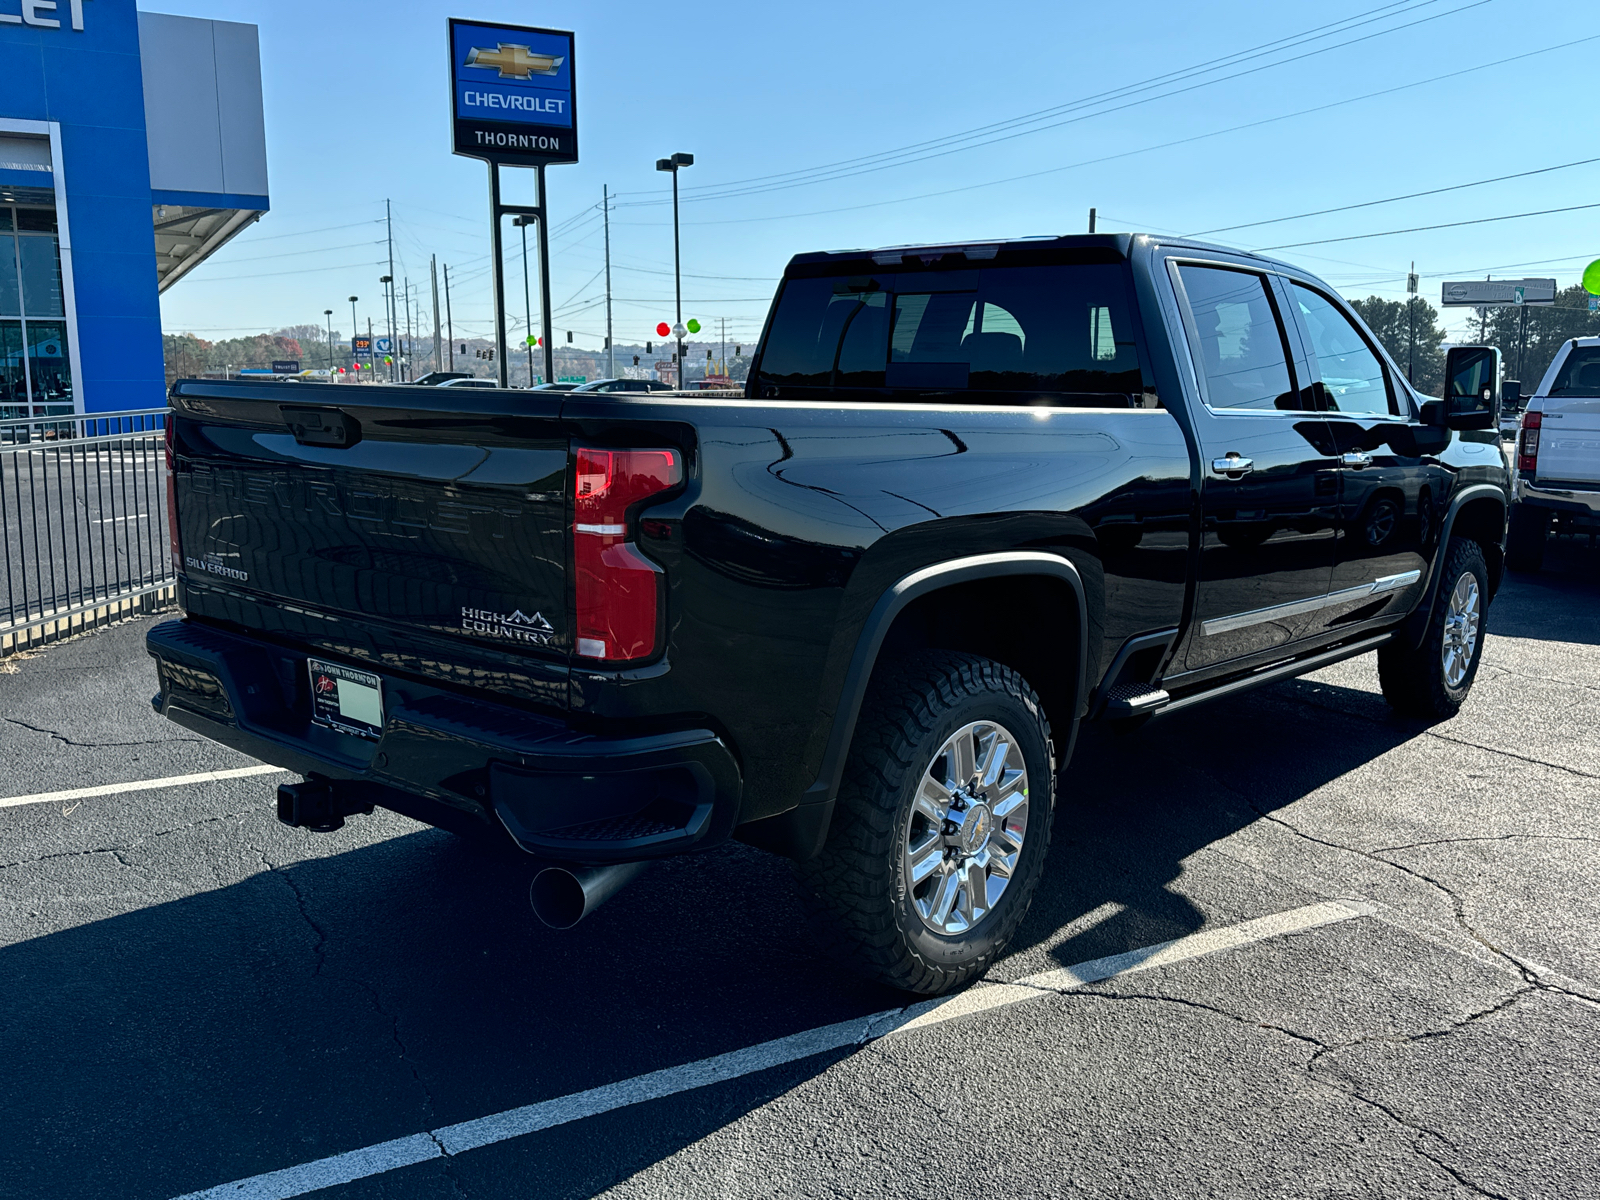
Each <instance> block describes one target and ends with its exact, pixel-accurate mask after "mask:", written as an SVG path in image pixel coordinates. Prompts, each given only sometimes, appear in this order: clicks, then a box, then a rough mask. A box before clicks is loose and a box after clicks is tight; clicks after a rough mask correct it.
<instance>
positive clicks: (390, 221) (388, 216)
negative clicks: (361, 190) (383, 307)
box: [383, 200, 395, 383]
mask: <svg viewBox="0 0 1600 1200" xmlns="http://www.w3.org/2000/svg"><path fill="white" fill-rule="evenodd" d="M383 219H384V222H385V224H386V225H387V226H388V230H389V233H388V238H389V313H388V316H389V351H390V354H391V357H392V355H393V352H394V327H395V319H394V318H395V312H394V214H393V212H391V211H390V208H389V201H387V200H385V201H384V202H383ZM394 369H395V364H394V363H393V362H391V363H390V364H389V382H390V383H393V382H394Z"/></svg>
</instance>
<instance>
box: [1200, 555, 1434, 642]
mask: <svg viewBox="0 0 1600 1200" xmlns="http://www.w3.org/2000/svg"><path fill="white" fill-rule="evenodd" d="M1421 578H1422V572H1421V571H1403V572H1401V573H1400V574H1398V575H1385V576H1383V578H1381V579H1374V580H1373V581H1372V582H1371V583H1363V584H1359V585H1358V586H1356V587H1351V588H1340V589H1339V590H1338V591H1337V592H1328V593H1327V594H1325V595H1322V596H1311V597H1308V598H1307V599H1305V600H1291V601H1289V603H1287V604H1274V605H1272V606H1271V607H1269V608H1256V609H1251V610H1250V611H1249V612H1242V613H1234V614H1233V615H1232V616H1231V617H1213V618H1212V619H1211V620H1209V621H1202V622H1201V623H1200V633H1201V636H1203V637H1214V636H1216V635H1217V634H1219V633H1229V632H1231V631H1233V630H1235V629H1248V628H1249V627H1250V626H1252V625H1265V624H1266V623H1267V622H1269V621H1280V620H1282V619H1283V618H1285V617H1298V616H1300V615H1301V614H1303V613H1309V612H1316V611H1317V610H1318V609H1321V608H1332V607H1333V606H1334V605H1335V604H1345V603H1347V602H1349V601H1351V600H1360V599H1362V598H1363V597H1365V596H1374V595H1377V594H1378V593H1379V592H1393V591H1397V590H1398V589H1400V588H1403V587H1409V586H1410V585H1411V584H1413V583H1416V582H1417V580H1419V579H1421Z"/></svg>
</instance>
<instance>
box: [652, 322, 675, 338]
mask: <svg viewBox="0 0 1600 1200" xmlns="http://www.w3.org/2000/svg"><path fill="white" fill-rule="evenodd" d="M671 332H672V326H671V325H668V324H667V323H666V322H665V321H663V322H661V324H659V325H657V326H656V333H657V334H658V335H659V336H661V337H666V336H667V334H669V333H671Z"/></svg>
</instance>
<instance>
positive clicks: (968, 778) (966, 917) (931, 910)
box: [901, 721, 1028, 934]
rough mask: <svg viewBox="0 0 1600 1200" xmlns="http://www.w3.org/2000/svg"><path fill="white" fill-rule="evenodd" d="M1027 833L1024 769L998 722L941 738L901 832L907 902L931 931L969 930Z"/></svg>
mask: <svg viewBox="0 0 1600 1200" xmlns="http://www.w3.org/2000/svg"><path fill="white" fill-rule="evenodd" d="M1027 835H1028V769H1027V767H1026V765H1025V764H1024V763H1023V759H1022V748H1021V747H1020V746H1019V745H1017V739H1016V738H1015V737H1014V736H1012V734H1011V732H1010V731H1009V730H1007V729H1006V728H1005V727H1004V726H1003V725H996V724H995V723H994V722H993V721H974V722H973V723H972V724H970V725H964V726H962V727H961V728H960V729H958V730H956V731H955V733H953V734H951V735H950V737H949V738H948V739H946V741H945V743H944V745H943V746H941V747H940V748H939V752H938V753H937V754H935V755H934V756H933V761H932V762H931V763H930V764H928V769H927V770H926V771H925V772H924V773H923V776H922V780H921V782H920V783H919V784H918V785H917V798H916V800H915V801H914V802H913V804H912V806H911V816H910V818H909V819H908V820H907V821H906V826H905V831H904V835H903V836H902V838H901V846H902V854H903V855H904V865H905V877H906V883H907V886H908V887H909V888H910V891H911V903H912V904H913V905H914V906H915V907H916V910H917V913H918V915H919V916H921V918H922V922H923V924H924V925H926V926H927V927H928V928H929V929H931V930H933V931H934V932H935V933H944V934H959V933H966V932H968V931H969V930H970V929H972V928H973V926H975V925H977V924H978V922H980V921H982V920H983V919H984V918H985V917H987V916H988V915H989V914H990V913H991V912H993V911H994V906H995V905H996V904H997V903H998V902H999V900H1000V897H1001V896H1002V895H1003V894H1004V893H1005V890H1006V888H1007V886H1008V885H1009V884H1010V883H1011V876H1012V874H1013V873H1014V872H1015V871H1016V869H1017V859H1018V858H1019V857H1020V855H1021V854H1022V843H1023V840H1024V839H1025V838H1026V837H1027Z"/></svg>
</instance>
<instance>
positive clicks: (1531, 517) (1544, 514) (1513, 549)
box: [1506, 504, 1550, 574]
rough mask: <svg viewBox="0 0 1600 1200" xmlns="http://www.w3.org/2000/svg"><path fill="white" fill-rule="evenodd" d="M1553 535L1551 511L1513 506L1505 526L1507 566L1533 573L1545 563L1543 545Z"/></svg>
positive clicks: (1519, 505) (1526, 506) (1523, 505)
mask: <svg viewBox="0 0 1600 1200" xmlns="http://www.w3.org/2000/svg"><path fill="white" fill-rule="evenodd" d="M1549 536H1550V512H1549V510H1548V509H1543V508H1530V507H1529V506H1528V505H1526V504H1513V505H1512V506H1511V524H1510V525H1509V526H1508V527H1507V529H1506V566H1507V568H1509V569H1510V570H1513V571H1524V572H1527V573H1528V574H1532V573H1534V572H1536V571H1537V570H1539V568H1540V567H1542V566H1544V544H1545V541H1546V539H1548V538H1549Z"/></svg>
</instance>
